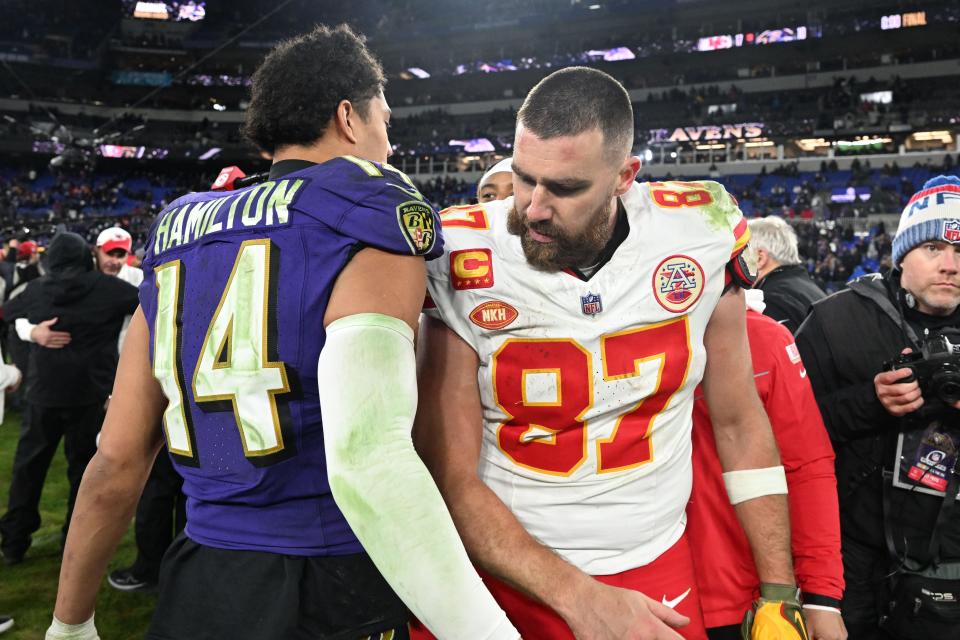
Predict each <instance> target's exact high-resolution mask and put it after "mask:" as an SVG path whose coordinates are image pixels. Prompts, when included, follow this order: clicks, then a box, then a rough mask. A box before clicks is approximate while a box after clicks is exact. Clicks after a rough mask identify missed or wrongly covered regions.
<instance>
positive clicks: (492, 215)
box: [425, 182, 749, 575]
mask: <svg viewBox="0 0 960 640" xmlns="http://www.w3.org/2000/svg"><path fill="white" fill-rule="evenodd" d="M621 200H622V203H623V206H624V208H625V210H626V215H627V219H628V221H629V225H630V231H629V235H628V236H627V238H626V239H625V240H624V241H623V243H622V244H621V245H620V246H619V247H618V248H617V249H616V251H615V252H614V254H613V256H612V258H611V259H610V260H609V262H607V263H606V264H605V265H603V266H602V268H600V269H599V270H598V271H597V272H596V273H594V274H593V276H592V277H591V278H590V279H588V280H582V279H581V278H580V277H578V276H577V275H576V274H575V273H573V272H556V273H547V272H543V271H537V270H535V269H533V268H532V267H531V266H530V265H529V264H528V263H527V261H526V258H525V257H524V254H523V249H522V248H521V245H520V239H519V238H518V237H517V236H513V235H510V234H509V233H508V232H507V224H506V222H507V212H508V211H509V210H510V208H511V207H512V206H513V199H508V200H503V201H499V202H492V203H488V204H486V205H482V206H481V205H475V206H463V207H454V208H452V209H448V210H446V211H445V212H444V213H443V214H442V215H441V219H442V220H443V233H444V238H445V242H446V245H445V253H444V256H443V257H442V258H439V259H437V260H434V261H432V262H430V263H428V275H429V278H428V286H429V295H430V298H431V300H432V304H430V303H429V302H428V305H427V306H428V308H427V309H426V310H425V312H426V313H427V314H429V315H431V316H433V317H436V318H440V319H441V320H442V321H443V322H444V323H445V324H446V325H447V326H448V327H450V328H451V329H452V330H453V331H455V332H456V333H457V334H458V335H459V336H460V337H461V338H463V339H464V340H465V341H466V342H467V343H469V344H470V345H471V346H472V347H473V349H474V350H475V351H476V352H477V354H478V355H479V360H480V367H479V370H478V371H477V381H478V383H479V387H480V395H481V399H482V402H483V422H484V425H483V445H482V452H481V457H480V466H479V474H480V477H481V478H482V479H483V481H484V482H485V483H486V484H487V485H488V486H489V487H490V488H491V489H492V490H493V491H494V492H495V493H496V494H497V495H498V496H499V497H500V499H501V500H503V502H504V503H505V504H506V505H507V506H508V507H509V508H510V509H511V510H512V511H513V513H514V515H515V516H516V517H517V519H518V520H519V521H520V522H521V523H522V524H523V526H524V527H525V528H526V529H527V531H528V532H530V534H531V535H533V537H535V538H536V539H537V540H539V541H540V542H542V543H543V544H544V545H546V546H548V547H550V548H552V549H554V550H555V551H556V552H557V553H559V554H560V555H561V556H563V557H564V558H566V559H567V560H568V561H569V562H571V563H573V564H574V565H576V566H577V567H579V568H580V569H582V570H584V571H586V572H587V573H590V574H592V575H607V574H613V573H619V572H622V571H625V570H627V569H632V568H635V567H638V566H642V565H645V564H647V563H649V562H651V561H653V560H654V559H656V558H657V557H658V556H659V555H660V554H661V553H663V552H664V551H666V550H667V549H669V548H670V547H671V546H672V545H673V544H674V543H675V542H676V541H677V540H678V539H679V538H680V536H681V535H682V533H683V530H684V526H685V522H686V521H685V516H684V509H685V506H686V503H687V501H688V499H689V496H690V487H691V480H692V477H691V462H690V455H691V436H690V434H691V425H692V422H691V411H692V407H693V392H694V388H695V387H696V386H697V384H698V383H699V382H700V379H701V378H702V376H703V370H704V362H705V350H704V347H703V335H704V332H705V330H706V327H707V322H708V321H709V319H710V316H711V314H712V313H713V310H714V307H715V306H716V304H717V301H718V300H719V298H720V295H721V294H722V292H723V289H724V282H725V274H726V265H727V263H728V262H729V261H730V260H731V257H732V256H736V255H737V254H738V253H739V252H740V251H741V250H742V248H743V246H744V245H745V244H746V242H747V237H748V233H749V232H748V231H747V226H746V221H745V220H744V219H743V217H742V214H741V213H740V210H739V209H738V208H737V206H736V203H735V201H733V199H732V198H731V197H730V196H729V194H727V192H726V191H725V190H724V189H723V187H722V186H721V185H719V184H717V183H715V182H698V183H685V182H667V183H643V184H641V183H637V184H634V185H633V186H632V187H631V188H630V190H629V191H628V192H627V193H626V194H625V195H624V196H623V197H622V198H621Z"/></svg>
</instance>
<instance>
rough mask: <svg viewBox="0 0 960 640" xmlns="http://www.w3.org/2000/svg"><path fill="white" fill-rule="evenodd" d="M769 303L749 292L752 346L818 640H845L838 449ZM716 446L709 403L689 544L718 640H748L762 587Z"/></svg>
mask: <svg viewBox="0 0 960 640" xmlns="http://www.w3.org/2000/svg"><path fill="white" fill-rule="evenodd" d="M763 297H764V294H763V292H762V291H758V290H757V289H752V290H749V291H746V302H747V338H748V339H749V341H750V355H751V358H752V360H753V371H754V381H755V382H756V386H757V392H758V393H759V394H760V399H761V400H763V404H764V407H765V409H766V411H767V415H768V416H769V417H770V426H771V427H772V428H773V434H774V436H775V437H776V439H777V446H778V448H779V449H780V457H781V459H782V460H783V465H784V467H785V468H786V472H787V486H788V488H789V494H788V496H789V499H790V513H791V519H790V520H791V522H790V525H791V526H790V534H791V538H792V545H791V546H792V548H793V565H794V570H795V571H796V574H797V583H798V584H799V585H800V588H801V589H802V590H803V603H804V613H805V614H806V621H807V629H808V632H809V637H810V638H812V639H815V640H844V639H845V638H846V635H847V634H846V631H845V629H844V627H843V621H842V619H841V618H840V609H839V606H840V598H841V597H842V596H843V563H842V561H841V559H840V521H839V515H838V507H837V483H836V478H835V477H834V472H833V449H832V448H831V446H830V439H829V437H827V432H826V429H824V427H823V420H821V418H820V411H819V410H818V409H817V405H816V400H815V399H814V397H813V391H812V390H811V388H810V383H809V381H808V380H807V379H806V372H805V371H804V368H803V363H802V362H801V361H800V355H799V353H798V352H797V347H796V345H795V344H794V342H793V336H792V335H790V332H789V331H787V330H786V329H785V328H783V327H782V326H778V325H777V323H776V322H774V321H773V319H771V318H768V317H764V316H763V315H762V314H763V312H764V302H763ZM722 471H723V470H722V469H721V468H720V459H719V457H718V456H717V444H716V442H715V440H714V437H713V426H712V425H711V423H710V416H709V413H708V411H707V405H706V402H705V401H704V399H703V394H702V393H700V392H699V391H698V393H697V397H696V401H695V403H694V409H693V493H692V494H691V496H690V503H689V505H688V506H687V535H689V536H690V548H691V549H692V551H693V555H694V565H695V566H696V569H697V575H698V578H699V585H700V603H701V606H702V608H703V618H704V622H705V624H706V626H707V631H708V636H709V637H710V640H740V638H741V635H740V622H741V620H743V616H744V614H745V613H746V612H747V611H748V610H749V609H750V605H751V603H752V602H753V600H754V599H755V598H756V597H757V594H758V590H759V588H760V579H759V578H758V577H757V571H756V567H754V564H753V556H752V555H751V553H750V545H749V544H748V542H747V538H746V535H744V533H743V529H741V527H740V525H739V524H738V523H737V515H736V512H735V511H734V510H733V506H732V505H731V504H730V501H729V499H728V498H727V494H726V490H725V489H724V483H723V477H722Z"/></svg>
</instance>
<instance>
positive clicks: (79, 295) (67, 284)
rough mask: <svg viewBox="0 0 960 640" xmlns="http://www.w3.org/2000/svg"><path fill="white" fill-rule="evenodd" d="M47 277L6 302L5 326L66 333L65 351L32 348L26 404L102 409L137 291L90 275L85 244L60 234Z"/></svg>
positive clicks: (46, 264)
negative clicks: (48, 326)
mask: <svg viewBox="0 0 960 640" xmlns="http://www.w3.org/2000/svg"><path fill="white" fill-rule="evenodd" d="M43 262H44V268H45V269H46V272H47V275H45V276H43V277H41V278H38V279H37V280H34V281H33V282H31V283H30V284H29V285H28V286H27V288H26V289H25V290H24V291H23V293H21V294H20V295H19V296H17V297H16V298H14V299H13V300H11V301H9V302H7V303H6V304H5V305H4V307H3V311H4V317H5V318H6V319H7V321H8V322H13V321H14V320H16V319H17V318H27V319H28V320H29V321H30V322H32V323H34V324H37V323H39V322H41V321H43V320H49V319H50V318H58V321H57V323H56V324H55V325H53V327H52V328H54V329H56V330H58V331H69V332H70V335H71V341H70V344H68V345H67V346H66V347H64V348H63V349H47V348H44V347H41V346H40V345H37V344H32V345H31V346H30V371H29V374H28V379H27V380H26V384H27V401H28V402H30V403H31V404H37V405H42V406H48V407H74V406H81V405H87V404H93V403H103V401H104V400H106V399H107V397H108V396H109V395H110V391H111V389H112V387H113V376H114V374H115V373H116V368H117V338H118V337H119V335H120V329H121V327H122V325H123V319H124V317H125V316H127V315H130V314H132V313H133V312H134V311H135V310H136V308H137V302H138V300H137V288H136V287H134V286H132V285H130V284H128V283H126V282H124V281H123V280H120V279H119V278H115V277H112V276H108V275H104V274H102V273H100V272H99V271H95V270H94V269H93V255H92V254H91V253H90V248H89V247H88V246H87V243H86V241H85V240H84V239H83V238H82V237H80V236H79V235H77V234H75V233H61V234H59V235H57V236H56V237H55V238H54V239H53V242H51V243H50V247H49V249H47V251H46V252H45V253H44V256H43Z"/></svg>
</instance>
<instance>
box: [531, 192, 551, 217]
mask: <svg viewBox="0 0 960 640" xmlns="http://www.w3.org/2000/svg"><path fill="white" fill-rule="evenodd" d="M552 217H553V209H552V208H551V206H550V195H549V193H548V192H547V190H546V189H545V188H543V187H542V186H541V185H537V186H536V187H534V188H533V193H532V194H531V196H530V206H529V207H527V221H529V222H538V221H540V220H549V219H550V218H552Z"/></svg>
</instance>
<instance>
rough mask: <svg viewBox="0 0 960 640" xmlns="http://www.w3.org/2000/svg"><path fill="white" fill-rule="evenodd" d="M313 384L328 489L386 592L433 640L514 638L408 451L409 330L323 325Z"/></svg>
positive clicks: (368, 317)
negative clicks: (320, 420)
mask: <svg viewBox="0 0 960 640" xmlns="http://www.w3.org/2000/svg"><path fill="white" fill-rule="evenodd" d="M317 383H318V385H319V389H320V408H321V412H322V415H323V438H324V444H325V447H326V457H327V473H328V475H329V478H330V489H331V491H332V492H333V497H334V499H335V500H336V502H337V506H339V507H340V510H341V511H342V512H343V515H344V516H345V517H346V519H347V522H348V523H349V524H350V527H351V528H352V529H353V532H354V533H355V534H356V535H357V538H359V540H360V542H361V543H362V544H363V547H364V549H365V550H366V551H367V553H369V554H370V558H371V559H372V560H373V562H374V564H375V565H376V566H377V568H378V569H379V570H380V572H381V573H382V574H383V576H384V578H386V580H387V582H388V583H389V584H390V586H391V587H392V588H393V590H394V591H395V592H396V593H397V595H399V596H400V598H401V599H403V601H404V602H405V603H406V605H407V606H408V607H409V608H410V610H411V611H412V612H413V613H414V615H416V616H417V617H418V618H419V619H420V621H421V622H423V624H425V625H426V626H427V628H429V629H430V631H431V632H433V634H434V635H436V636H437V638H439V639H440V640H501V639H503V640H516V638H518V637H519V636H520V634H519V633H518V632H517V631H516V630H515V629H514V628H513V625H511V624H510V621H509V620H508V619H507V617H506V614H504V613H503V611H502V610H501V609H500V607H499V606H498V605H497V603H496V601H494V599H493V597H492V596H491V595H490V593H489V592H488V591H487V589H486V587H485V586H484V585H483V581H482V580H481V579H480V576H478V575H477V572H476V570H475V569H474V568H473V565H471V564H470V560H469V558H468V557H467V553H466V550H465V549H464V547H463V543H462V542H461V541H460V538H459V536H458V535H457V531H456V529H455V528H454V526H453V520H452V519H451V517H450V513H449V512H448V511H447V508H446V505H444V503H443V498H442V497H441V496H440V491H439V490H438V489H437V486H436V485H435V484H434V482H433V479H432V478H431V477H430V473H429V472H428V471H427V468H426V467H425V466H424V464H423V462H422V461H421V460H420V458H419V456H417V452H416V451H415V450H414V448H413V440H412V438H411V430H412V428H413V418H414V415H415V413H416V410H417V374H416V364H415V359H414V352H413V331H411V330H410V327H409V326H408V325H407V324H406V323H405V322H403V321H402V320H399V319H397V318H393V317H390V316H385V315H381V314H376V313H363V314H357V315H352V316H348V317H346V318H341V319H339V320H336V321H334V322H332V323H330V325H329V326H328V327H327V341H326V344H325V345H324V347H323V351H322V352H321V353H320V361H319V363H318V367H317Z"/></svg>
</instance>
